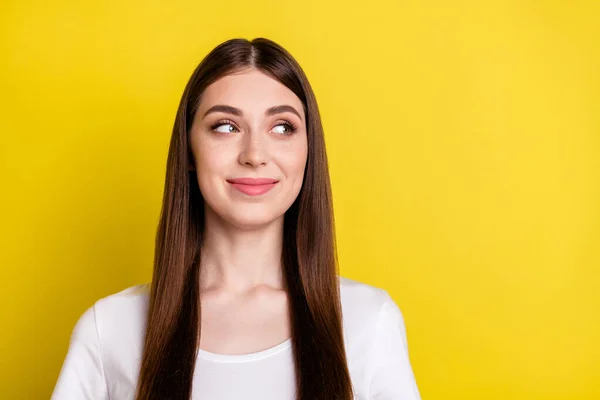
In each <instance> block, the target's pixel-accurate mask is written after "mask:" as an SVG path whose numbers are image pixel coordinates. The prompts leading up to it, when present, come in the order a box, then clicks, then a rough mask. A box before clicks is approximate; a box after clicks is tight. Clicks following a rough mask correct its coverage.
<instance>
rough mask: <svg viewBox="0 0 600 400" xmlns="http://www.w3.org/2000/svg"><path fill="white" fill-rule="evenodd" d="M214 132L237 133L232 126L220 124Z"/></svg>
mask: <svg viewBox="0 0 600 400" xmlns="http://www.w3.org/2000/svg"><path fill="white" fill-rule="evenodd" d="M214 130H216V131H217V132H221V133H231V132H235V127H234V126H233V125H231V124H219V125H217V126H216V127H215V128H214Z"/></svg>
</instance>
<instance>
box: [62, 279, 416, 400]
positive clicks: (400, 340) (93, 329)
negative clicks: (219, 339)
mask: <svg viewBox="0 0 600 400" xmlns="http://www.w3.org/2000/svg"><path fill="white" fill-rule="evenodd" d="M340 292H341V299H342V314H343V329H344V340H345V346H346V355H347V360H348V367H349V370H350V377H351V380H352V385H353V389H354V393H355V397H354V398H355V399H356V400H419V399H420V395H419V390H418V389H417V385H416V383H415V378H414V375H413V371H412V368H411V364H410V361H409V357H408V348H407V342H406V332H405V327H404V320H403V317H402V314H401V313H400V309H399V308H398V306H397V305H396V303H395V302H394V300H393V299H392V298H391V297H390V296H389V294H388V292H387V291H385V290H384V289H380V288H376V287H374V286H370V285H367V284H364V283H360V282H358V281H354V280H351V279H348V278H344V277H340ZM148 293H149V285H148V284H144V285H137V286H132V287H129V288H127V289H125V290H123V291H121V292H119V293H116V294H113V295H110V296H107V297H105V298H102V299H100V300H98V301H97V302H96V303H95V304H94V305H93V306H92V307H90V308H89V309H87V311H85V312H84V313H83V315H82V316H81V317H80V319H79V321H77V324H76V325H75V327H74V329H73V332H72V335H71V341H70V344H69V349H68V352H67V355H66V358H65V361H64V364H63V366H62V369H61V371H60V375H59V377H58V381H57V383H56V386H55V388H54V393H53V394H52V399H51V400H92V399H93V400H126V399H133V398H134V395H135V389H136V384H137V379H138V375H139V368H140V363H141V355H142V348H143V343H144V341H143V340H144V332H145V324H146V322H145V317H146V313H147V309H148ZM293 366H294V362H293V353H292V347H291V339H288V340H286V341H285V342H283V343H280V344H278V345H276V346H274V347H272V348H270V349H267V350H264V351H260V352H257V353H251V354H241V355H227V354H215V353H210V352H208V351H204V350H202V349H199V350H198V357H197V361H196V368H195V372H194V377H193V391H192V399H193V400H229V399H231V400H233V399H236V400H238V399H248V400H254V399H256V400H259V399H260V400H285V399H290V400H291V399H294V392H295V389H296V384H295V377H294V367H293Z"/></svg>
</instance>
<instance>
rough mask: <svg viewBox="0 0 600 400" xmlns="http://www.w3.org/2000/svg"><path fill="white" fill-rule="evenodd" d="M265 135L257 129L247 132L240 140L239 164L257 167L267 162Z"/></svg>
mask: <svg viewBox="0 0 600 400" xmlns="http://www.w3.org/2000/svg"><path fill="white" fill-rule="evenodd" d="M264 136H265V135H263V134H262V132H260V131H259V130H257V129H254V130H252V131H248V133H246V135H244V138H243V139H242V148H241V150H240V155H239V162H240V164H242V165H247V166H252V167H259V166H261V165H265V164H266V163H267V161H268V149H267V143H266V140H265V139H266V138H265V137H264Z"/></svg>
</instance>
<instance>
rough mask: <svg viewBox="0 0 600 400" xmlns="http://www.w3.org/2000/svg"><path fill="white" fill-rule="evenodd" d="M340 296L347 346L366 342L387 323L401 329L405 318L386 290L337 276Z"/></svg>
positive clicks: (363, 344)
mask: <svg viewBox="0 0 600 400" xmlns="http://www.w3.org/2000/svg"><path fill="white" fill-rule="evenodd" d="M340 297H341V302H342V317H343V325H344V334H345V335H346V340H347V342H348V346H349V347H350V348H352V347H353V346H356V347H358V348H364V346H368V345H369V344H370V343H371V342H372V341H373V340H376V335H377V332H378V331H379V330H381V329H382V328H384V329H385V325H386V324H389V323H392V324H395V325H397V326H399V327H401V328H402V333H404V318H403V317H402V313H401V312H400V308H399V307H398V305H397V304H396V302H395V301H394V300H393V299H392V297H391V296H390V294H389V293H388V291H387V290H385V289H383V288H380V287H377V286H373V285H369V284H366V283H363V282H360V281H356V280H353V279H349V278H345V277H340Z"/></svg>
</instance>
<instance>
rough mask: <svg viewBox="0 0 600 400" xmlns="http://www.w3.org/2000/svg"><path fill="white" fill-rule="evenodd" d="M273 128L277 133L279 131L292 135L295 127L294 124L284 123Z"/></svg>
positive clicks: (282, 133)
mask: <svg viewBox="0 0 600 400" xmlns="http://www.w3.org/2000/svg"><path fill="white" fill-rule="evenodd" d="M273 130H274V131H275V133H279V134H281V135H290V134H292V133H293V132H294V130H295V129H294V127H293V126H292V125H290V124H287V123H283V124H279V125H276V126H275V128H273Z"/></svg>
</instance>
